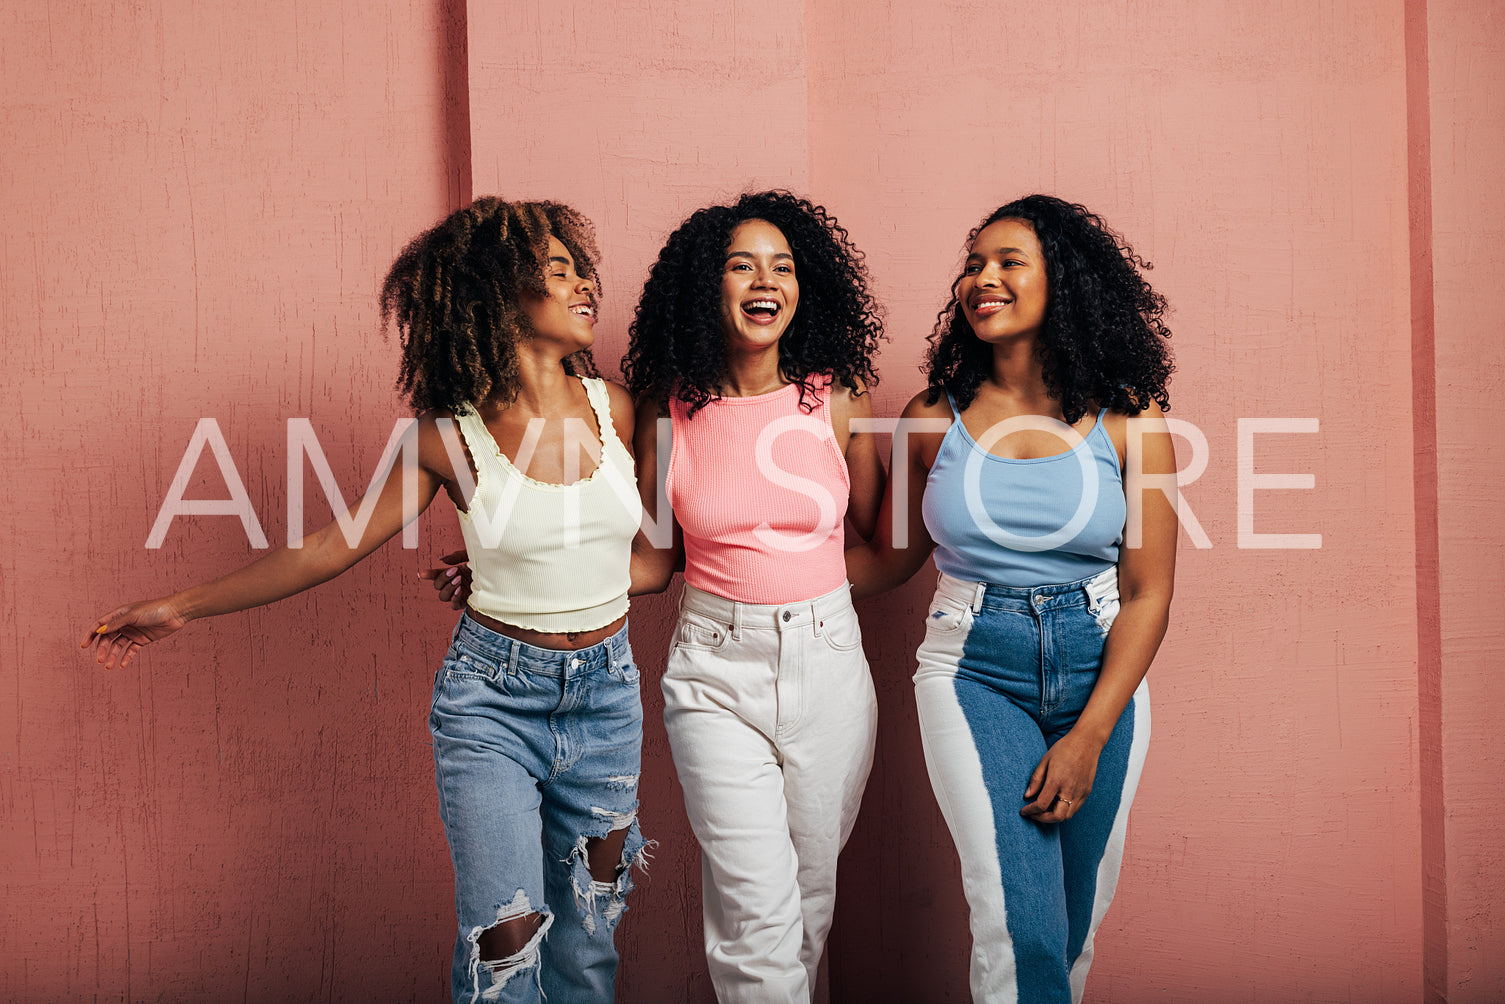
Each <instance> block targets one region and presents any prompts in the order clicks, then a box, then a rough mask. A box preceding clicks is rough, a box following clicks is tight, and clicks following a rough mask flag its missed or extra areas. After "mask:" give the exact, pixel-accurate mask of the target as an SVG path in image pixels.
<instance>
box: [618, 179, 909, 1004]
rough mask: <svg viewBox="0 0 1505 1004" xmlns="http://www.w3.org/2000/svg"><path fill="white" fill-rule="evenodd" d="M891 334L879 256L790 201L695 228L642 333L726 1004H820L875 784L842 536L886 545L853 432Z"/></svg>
mask: <svg viewBox="0 0 1505 1004" xmlns="http://www.w3.org/2000/svg"><path fill="white" fill-rule="evenodd" d="M881 336H882V325H881V322H880V320H879V317H878V311H877V307H876V305H875V303H874V302H873V299H872V297H871V296H870V295H869V294H868V291H867V275H866V272H865V270H864V268H863V265H862V256H861V254H860V252H858V251H857V250H856V249H855V248H853V247H852V245H851V243H850V241H849V240H848V237H847V233H846V231H845V230H843V229H842V228H841V226H840V225H839V224H838V223H837V222H836V220H835V219H833V218H832V217H831V216H829V215H828V214H827V213H826V211H825V210H824V209H823V208H821V207H819V206H815V205H812V204H811V203H810V202H808V201H807V200H805V199H800V198H796V197H795V196H792V195H790V194H788V193H787V192H762V193H757V194H750V195H744V196H742V197H741V198H740V199H739V200H737V202H735V203H734V204H732V205H728V206H712V207H709V208H706V209H701V210H699V211H698V212H696V213H694V214H693V215H692V216H691V217H690V218H689V219H688V220H686V221H685V222H684V224H682V225H681V226H680V227H679V229H677V230H676V231H675V232H674V233H673V234H671V235H670V237H669V240H668V243H667V244H665V246H664V249H663V251H662V252H660V254H659V258H658V261H657V262H656V263H655V264H654V266H653V270H652V273H651V275H650V277H649V279H648V282H647V284H646V285H645V286H644V287H643V294H642V297H641V299H640V300H639V302H638V307H637V314H636V317H635V319H634V321H633V324H632V329H631V344H630V346H629V348H628V351H627V357H626V359H625V360H624V363H623V369H624V373H625V375H626V378H627V383H628V386H629V388H630V389H631V391H632V392H633V395H634V396H635V397H636V398H637V400H638V422H637V437H636V438H637V442H636V452H637V456H638V464H639V470H641V471H643V472H645V476H644V477H642V478H641V479H640V485H641V488H642V490H643V494H644V503H645V505H646V506H647V509H648V514H649V518H650V519H653V520H655V522H656V521H657V516H658V514H657V501H658V492H657V489H658V487H659V486H658V484H657V483H656V481H657V479H656V478H655V477H653V476H651V472H654V471H655V470H657V469H658V468H659V467H660V466H661V465H660V463H659V459H658V455H659V443H660V440H659V437H658V435H657V432H656V426H657V425H658V423H659V421H660V420H667V422H668V424H669V426H670V428H671V430H672V437H671V439H670V443H671V444H672V445H670V446H669V456H668V457H667V458H666V462H665V463H664V464H663V465H662V466H663V467H664V469H665V472H666V477H665V479H664V484H663V488H664V491H665V493H666V494H665V496H664V497H665V498H667V499H668V501H669V503H670V505H671V506H672V508H673V518H674V527H673V529H674V537H673V546H672V547H670V548H661V549H655V548H651V547H647V546H643V545H644V544H645V541H644V538H642V537H640V538H639V541H638V544H637V545H635V547H636V548H637V553H635V554H634V561H635V564H636V565H638V566H639V567H638V568H636V569H635V572H634V580H635V583H637V582H638V581H639V580H642V581H651V582H654V583H655V584H657V585H659V586H660V587H662V586H664V585H667V584H668V581H669V579H670V577H671V576H672V574H673V572H674V569H675V567H676V565H677V564H678V563H679V561H680V560H681V558H682V560H683V562H684V577H685V586H684V595H683V598H682V600H681V602H680V616H679V624H678V626H677V628H676V630H675V635H674V639H673V642H672V644H671V647H670V650H669V661H668V666H667V667H666V669H665V672H664V678H663V691H664V725H665V728H666V730H667V731H668V734H669V742H670V746H671V748H672V750H673V754H674V765H675V769H676V771H677V773H678V775H679V781H680V783H681V785H683V787H684V793H685V809H686V812H687V813H688V815H689V818H690V825H691V827H692V828H693V830H694V832H695V837H696V839H697V840H698V841H699V842H700V848H701V861H702V883H703V890H702V895H703V903H704V914H705V942H706V961H707V964H708V966H709V969H710V974H711V980H712V982H713V983H714V985H715V988H716V995H717V997H718V998H719V999H720V1000H722V1001H724V1002H731V1001H757V1002H760V1004H766V1002H772V1001H789V1002H804V1001H808V1000H809V999H810V995H811V992H812V990H813V987H814V983H815V974H816V969H817V966H818V965H819V963H820V957H821V953H822V951H823V949H824V947H825V941H826V934H827V932H828V931H829V930H830V926H831V915H832V910H833V907H834V903H835V894H836V859H837V855H838V854H839V853H840V851H841V848H842V845H843V844H845V843H846V840H847V837H848V836H849V835H850V834H851V830H852V825H853V823H854V822H855V820H856V818H857V809H858V806H859V804H860V802H861V799H862V791H863V788H864V786H865V785H866V783H867V777H868V772H869V770H870V769H871V767H872V761H873V739H874V735H875V730H876V719H877V704H876V700H875V697H874V693H873V684H872V679H871V676H870V675H869V672H868V665H867V659H866V657H865V656H864V655H863V651H862V638H861V634H860V632H859V630H858V626H857V615H856V613H855V612H854V611H853V609H852V601H851V596H850V588H849V586H848V585H847V578H846V566H845V561H844V558H843V547H844V528H843V524H844V520H845V519H846V518H850V519H851V521H852V524H853V526H854V528H855V529H856V530H857V532H858V533H860V534H861V535H862V536H863V537H864V538H866V537H869V536H871V534H872V532H873V529H874V525H875V521H876V518H877V510H878V502H879V499H880V497H881V495H882V488H883V481H884V475H883V468H882V465H881V463H880V461H879V459H878V455H877V451H876V449H875V446H874V442H873V436H872V434H871V432H867V431H854V430H853V428H852V426H853V421H852V420H853V419H862V418H870V417H871V415H872V399H871V396H870V395H869V394H868V393H866V388H867V386H868V385H871V384H873V383H874V382H876V380H877V375H876V374H875V373H874V371H873V365H872V355H873V352H874V350H875V348H876V346H877V342H878V339H879V338H880V337H881ZM644 567H646V568H649V569H651V570H652V572H651V574H644V573H643V572H642V568H644ZM635 591H636V590H635Z"/></svg>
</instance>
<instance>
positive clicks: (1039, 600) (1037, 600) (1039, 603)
mask: <svg viewBox="0 0 1505 1004" xmlns="http://www.w3.org/2000/svg"><path fill="white" fill-rule="evenodd" d="M1035 606H1037V607H1043V606H1045V597H1043V596H1036V597H1035Z"/></svg>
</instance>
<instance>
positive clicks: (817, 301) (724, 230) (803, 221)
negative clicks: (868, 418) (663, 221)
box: [622, 191, 883, 415]
mask: <svg viewBox="0 0 1505 1004" xmlns="http://www.w3.org/2000/svg"><path fill="white" fill-rule="evenodd" d="M748 220H766V221H767V222H769V223H771V224H773V225H774V226H776V227H778V228H779V230H780V232H782V233H783V235H784V239H785V240H787V241H788V242H789V248H790V251H791V252H792V253H793V254H794V274H795V278H796V279H797V280H798V281H799V289H800V299H799V306H798V307H797V308H796V310H795V312H794V318H793V319H792V320H791V321H790V323H789V327H788V329H787V330H785V332H784V335H783V337H782V338H780V339H779V369H780V371H781V372H782V373H783V375H784V377H785V378H786V379H788V380H789V381H791V382H793V383H797V384H799V386H800V403H801V406H803V407H804V408H805V409H806V410H807V411H808V410H810V409H811V408H814V407H815V403H814V400H813V399H807V395H811V394H813V392H814V390H815V386H816V384H815V379H816V377H817V376H818V375H822V374H826V373H829V374H831V377H832V379H833V381H834V382H836V383H840V384H841V385H842V386H844V387H847V388H848V389H851V390H856V389H857V387H858V381H859V380H860V381H861V382H862V383H863V384H865V385H866V386H868V387H871V386H873V385H874V384H876V383H877V382H878V374H877V372H876V371H875V370H874V369H873V353H874V351H875V350H876V349H877V346H878V341H879V339H881V338H882V337H883V319H882V314H881V311H880V310H879V307H878V304H877V303H876V302H875V301H874V300H873V297H872V296H871V294H869V293H868V276H867V268H866V266H865V265H864V262H863V255H862V252H861V251H858V250H857V249H856V248H855V247H853V246H852V242H851V239H850V238H849V236H848V234H847V232H846V230H845V229H844V228H843V227H842V226H841V224H840V223H838V222H836V218H835V217H834V216H832V215H830V214H829V213H828V212H826V210H825V208H824V207H823V206H817V205H814V204H812V203H811V202H810V201H809V200H808V199H802V198H800V197H798V196H796V195H791V194H790V193H789V192H783V191H773V192H754V193H749V194H746V195H743V196H742V197H741V198H739V199H738V200H737V201H736V202H734V203H732V204H731V205H727V206H709V207H707V208H705V209H699V210H696V211H695V212H694V213H692V214H691V215H690V218H689V219H687V220H685V222H684V223H682V224H680V226H679V229H677V230H675V231H674V232H673V233H672V234H670V235H669V240H668V242H667V243H665V244H664V248H663V250H662V251H660V252H659V256H658V261H656V262H654V263H653V269H652V271H651V272H650V273H649V275H648V282H647V283H646V284H645V285H644V286H643V294H642V296H641V297H640V298H639V299H638V305H637V310H636V312H635V313H634V315H633V320H632V325H631V327H630V328H629V329H628V335H629V340H628V346H627V354H626V356H624V357H623V359H622V372H623V375H624V376H625V378H626V381H627V387H628V389H629V390H631V391H632V394H633V396H634V397H636V398H639V399H642V398H644V397H653V398H660V399H667V398H668V397H669V396H670V395H673V396H675V397H677V398H679V399H680V400H681V401H683V402H685V403H686V404H687V405H689V407H690V414H692V415H693V414H694V413H695V412H696V411H698V410H699V409H700V408H702V407H704V406H705V405H706V404H708V403H710V402H711V401H714V400H716V399H718V398H719V397H720V396H721V395H720V385H721V381H722V379H723V378H724V376H725V367H726V334H725V331H724V329H723V327H722V319H721V273H722V266H723V263H724V262H725V260H726V252H727V248H728V247H729V246H730V244H731V238H732V231H733V230H734V229H735V228H736V227H737V225H738V224H741V223H745V222H746V221H748ZM807 400H808V403H807Z"/></svg>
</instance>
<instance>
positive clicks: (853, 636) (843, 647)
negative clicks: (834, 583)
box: [819, 608, 862, 652]
mask: <svg viewBox="0 0 1505 1004" xmlns="http://www.w3.org/2000/svg"><path fill="white" fill-rule="evenodd" d="M819 629H820V636H821V638H823V639H825V642H826V644H827V645H828V646H830V648H832V649H833V650H835V651H837V652H850V651H852V650H853V649H855V648H857V647H859V646H860V645H861V644H862V627H861V625H860V624H858V622H857V611H855V610H852V609H850V608H848V609H846V610H839V611H837V612H836V613H835V614H834V615H832V616H829V617H826V618H824V619H822V620H821V621H820V625H819Z"/></svg>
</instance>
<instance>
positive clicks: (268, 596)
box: [80, 416, 449, 667]
mask: <svg viewBox="0 0 1505 1004" xmlns="http://www.w3.org/2000/svg"><path fill="white" fill-rule="evenodd" d="M408 435H409V436H411V437H416V440H417V442H416V447H417V450H418V463H417V465H416V467H417V482H418V484H417V488H418V491H417V503H418V504H417V508H416V509H414V510H413V511H411V512H405V511H404V508H405V507H404V504H403V467H404V465H403V464H401V463H394V464H393V465H392V468H391V469H390V470H389V471H388V472H387V475H386V477H385V478H384V479H383V480H382V482H381V484H379V485H376V486H375V487H373V488H372V489H371V492H372V493H374V494H375V495H376V502H375V506H374V507H373V510H372V513H371V518H370V519H369V520H368V521H367V523H366V525H365V527H364V528H362V529H361V532H360V537H359V539H358V540H356V541H355V543H354V544H351V543H350V542H349V541H347V540H346V539H345V534H344V531H343V530H342V529H341V528H340V525H339V522H338V521H331V522H330V523H329V524H328V525H326V526H324V527H323V528H322V529H320V530H318V531H316V532H315V533H313V534H311V535H309V536H308V537H307V538H305V539H304V541H303V546H302V547H300V548H287V547H279V548H277V549H276V550H274V551H272V552H271V553H269V554H266V555H264V556H262V557H260V558H258V559H256V560H255V561H253V562H251V563H250V564H249V565H246V566H245V567H243V568H240V569H237V570H236V571H234V572H231V573H230V574H229V575H225V576H222V577H220V578H218V579H215V580H214V581H212V582H207V583H203V584H202V585H197V586H190V587H189V588H187V589H184V590H182V591H180V592H176V593H173V594H172V595H170V596H164V597H160V598H158V599H155V600H147V601H143V602H138V603H128V604H126V605H124V606H121V607H117V608H116V609H114V610H112V611H110V613H108V614H106V615H105V616H104V617H101V618H100V619H99V620H97V621H96V622H95V624H94V627H93V628H92V629H91V630H90V632H89V634H88V635H87V636H86V637H85V638H84V640H83V642H82V643H81V644H80V647H81V648H87V647H88V646H89V645H91V644H92V645H94V646H95V647H96V653H95V661H97V662H100V663H103V664H104V665H105V666H106V667H114V666H116V665H120V666H125V665H126V664H128V663H129V662H130V661H131V659H133V658H134V657H135V654H136V650H137V649H139V648H141V647H142V646H144V645H148V644H150V643H151V642H154V641H159V640H160V639H162V638H165V637H167V636H168V635H170V634H172V633H173V632H175V631H177V630H178V629H179V628H181V627H183V626H184V625H185V624H187V623H188V622H189V621H191V620H195V619H197V618H199V617H211V616H214V615H215V614H224V613H231V612H233V611H236V610H246V609H249V608H250V607H256V606H261V605H263V604H266V603H272V602H274V601H276V600H280V599H283V598H285V597H288V596H292V595H293V594H294V593H298V592H302V591H303V590H305V589H308V588H310V587H312V586H316V585H318V584H319V583H321V582H327V581H328V580H330V579H332V578H334V577H335V576H336V575H339V574H340V573H341V572H343V571H345V570H346V569H347V568H349V567H350V566H352V565H354V564H355V563H356V562H357V561H360V560H361V559H362V558H364V557H365V556H366V555H368V554H370V553H371V552H372V551H374V550H376V548H378V547H380V546H381V545H382V544H384V543H386V542H387V541H388V540H390V539H391V538H392V537H393V536H395V535H396V534H397V532H398V531H399V530H401V529H402V528H403V527H404V526H405V525H407V523H408V522H409V521H410V520H412V519H416V518H417V516H418V513H419V512H421V511H423V510H424V509H426V508H427V507H428V504H429V502H431V501H432V500H433V498H434V495H435V494H436V493H437V492H438V491H439V488H440V487H441V486H442V485H443V484H444V480H445V477H444V475H443V474H442V473H441V471H445V470H448V467H449V464H448V460H447V457H446V456H445V451H444V446H443V443H442V441H441V440H440V439H439V433H438V429H437V427H436V426H435V425H434V420H433V417H432V416H424V418H422V419H420V420H419V422H418V423H417V424H416V425H414V426H413V428H412V429H411V430H410V431H409V433H408ZM405 445H407V446H409V448H411V446H412V444H406V443H405Z"/></svg>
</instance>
